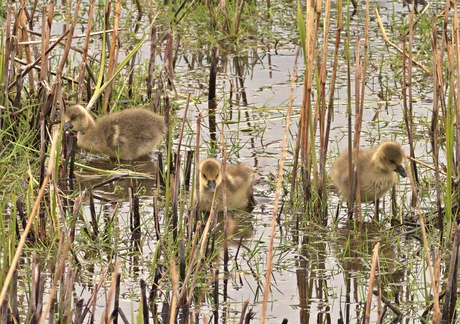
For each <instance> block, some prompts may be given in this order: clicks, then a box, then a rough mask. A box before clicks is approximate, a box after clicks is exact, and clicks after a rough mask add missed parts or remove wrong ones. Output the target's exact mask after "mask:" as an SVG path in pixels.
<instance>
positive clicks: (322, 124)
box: [315, 0, 334, 224]
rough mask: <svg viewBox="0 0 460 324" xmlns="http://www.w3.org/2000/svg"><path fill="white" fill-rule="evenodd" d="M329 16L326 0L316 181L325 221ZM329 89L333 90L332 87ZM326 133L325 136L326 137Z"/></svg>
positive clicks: (319, 210) (320, 211)
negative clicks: (318, 161) (317, 173)
mask: <svg viewBox="0 0 460 324" xmlns="http://www.w3.org/2000/svg"><path fill="white" fill-rule="evenodd" d="M330 16H331V1H330V0H326V6H325V8H324V30H323V39H324V41H323V50H322V57H321V66H320V72H319V81H320V96H319V97H320V98H319V101H320V102H319V115H320V117H319V142H320V154H319V159H320V163H319V183H318V198H319V199H318V200H317V206H316V208H315V209H316V211H317V212H318V214H320V215H321V216H322V220H321V222H322V223H323V224H326V223H327V195H326V190H327V181H326V180H327V175H326V174H327V172H326V160H327V142H328V141H329V136H328V135H329V132H328V131H326V128H327V127H330V124H329V125H328V124H327V121H326V97H327V92H326V79H327V73H326V71H327V70H326V68H327V62H328V59H327V58H328V49H329V46H328V44H329V25H330ZM330 91H334V90H333V89H332V90H330ZM326 135H327V137H326Z"/></svg>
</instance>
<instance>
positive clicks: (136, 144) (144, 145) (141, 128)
mask: <svg viewBox="0 0 460 324" xmlns="http://www.w3.org/2000/svg"><path fill="white" fill-rule="evenodd" d="M64 117H65V127H66V128H68V129H72V130H74V131H77V132H78V133H77V145H78V146H79V147H80V148H82V149H83V150H85V151H88V152H92V153H96V154H106V155H108V156H110V157H112V158H117V159H121V160H135V159H138V158H140V157H142V156H146V155H148V154H149V153H150V152H152V151H153V150H154V149H155V148H156V146H157V145H158V143H159V142H160V141H161V139H162V138H163V137H164V134H165V131H166V126H165V123H164V119H163V117H161V116H159V115H157V114H155V113H153V112H151V111H149V110H147V109H143V108H130V109H126V110H123V111H120V112H116V113H113V114H110V115H106V116H103V117H101V118H99V119H98V120H94V118H93V116H92V115H91V113H90V112H89V111H88V110H87V109H85V108H84V107H82V106H80V105H74V106H71V107H68V108H67V109H66V111H65V114H64Z"/></svg>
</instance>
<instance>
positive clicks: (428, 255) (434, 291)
mask: <svg viewBox="0 0 460 324" xmlns="http://www.w3.org/2000/svg"><path fill="white" fill-rule="evenodd" d="M408 164H409V163H408V161H407V160H406V168H409V166H408ZM408 175H409V179H410V183H411V186H412V191H413V192H414V193H415V194H416V208H417V213H418V217H419V223H420V230H421V232H422V241H423V248H424V251H425V261H426V264H427V268H428V271H429V274H430V279H431V286H432V287H431V289H432V295H433V317H434V318H435V317H437V315H436V314H437V313H440V307H439V291H438V290H437V287H436V283H435V273H434V269H433V265H432V263H431V251H430V248H429V246H428V238H427V235H426V227H425V218H424V216H423V213H422V209H421V207H420V200H419V199H418V195H417V190H416V187H415V182H414V178H413V176H412V173H411V172H409V174H408Z"/></svg>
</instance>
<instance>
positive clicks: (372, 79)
mask: <svg viewBox="0 0 460 324" xmlns="http://www.w3.org/2000/svg"><path fill="white" fill-rule="evenodd" d="M379 5H380V12H381V15H382V17H384V19H385V20H386V21H387V22H389V21H390V20H391V19H390V18H389V17H390V16H391V15H392V14H393V12H394V13H395V14H396V15H401V17H402V15H403V13H405V12H406V9H405V8H402V7H401V6H400V5H398V4H395V3H393V2H389V1H385V2H379ZM279 19H282V18H279ZM286 19H287V20H289V21H290V20H291V19H292V17H289V18H286ZM401 19H402V18H401ZM280 23H281V24H282V23H283V21H280ZM284 23H286V25H287V22H284ZM363 24H364V22H363V12H362V10H359V13H358V16H356V17H355V18H353V23H352V26H353V31H352V32H353V34H354V35H355V34H360V33H362V32H363V31H362V26H363ZM387 27H388V26H387ZM371 29H372V35H374V36H373V38H372V46H371V49H370V50H371V55H372V59H371V60H370V64H369V65H370V66H374V68H369V69H368V71H367V73H368V79H369V83H368V86H367V87H366V96H365V97H366V102H365V113H364V115H363V132H362V139H361V143H362V145H363V146H372V145H374V144H376V143H379V142H380V141H381V140H384V139H393V140H396V141H398V142H401V143H402V144H403V146H404V145H405V144H407V141H406V140H405V136H404V132H405V130H404V124H403V121H402V117H403V113H402V104H401V98H400V95H399V93H400V91H401V89H400V84H399V82H396V81H393V79H394V78H395V76H394V74H393V71H392V69H391V68H390V67H389V66H387V69H385V68H382V70H383V72H384V76H383V77H382V78H378V76H377V75H375V74H377V72H378V71H377V70H378V64H379V62H380V61H381V60H382V57H385V56H388V55H396V54H394V53H393V52H391V53H392V54H388V53H389V52H388V50H387V48H386V47H385V46H384V44H383V42H382V40H381V36H380V31H379V30H378V28H377V25H376V22H375V21H373V22H372V27H371ZM273 31H274V32H276V35H278V36H279V37H283V39H282V41H281V42H280V43H279V45H278V47H277V48H276V49H273V48H269V47H262V46H260V47H258V48H256V49H254V51H247V52H246V53H243V54H240V55H239V56H236V55H233V56H232V55H230V56H229V57H228V58H226V57H222V58H221V60H222V65H221V67H220V71H219V74H218V95H217V96H218V113H217V122H218V138H220V135H219V134H220V131H221V128H224V133H225V147H226V149H227V153H228V159H229V161H230V162H233V163H235V162H243V163H247V164H249V165H251V166H252V167H253V168H254V171H255V173H256V181H255V187H254V188H255V196H256V200H257V202H258V204H257V206H256V208H255V210H254V211H253V212H252V213H251V215H245V216H244V217H234V218H233V219H232V220H233V221H234V226H235V229H236V233H235V236H234V237H233V239H232V241H231V242H229V255H230V259H232V258H234V257H235V255H236V254H237V253H238V258H237V259H236V260H235V261H233V262H231V264H230V267H229V268H230V270H229V278H228V288H227V291H226V298H227V300H226V302H222V303H221V304H220V306H221V307H219V309H218V311H219V320H218V322H225V320H224V318H225V316H227V315H225V312H227V314H228V318H227V320H228V322H230V323H232V322H237V319H238V318H239V316H240V314H239V312H240V311H241V309H242V303H243V301H244V300H249V307H250V308H252V309H253V311H254V312H255V320H256V321H258V320H259V317H260V314H261V302H262V299H263V284H264V282H265V277H264V276H265V269H266V262H267V250H268V244H269V239H270V223H271V219H272V213H273V203H274V183H275V180H274V179H275V178H276V174H277V172H278V163H279V158H280V152H281V147H282V140H283V135H284V131H285V127H286V121H285V116H286V113H287V106H288V101H289V96H290V91H291V89H290V88H291V76H292V71H293V70H294V61H295V57H296V52H297V47H296V46H295V45H294V44H295V41H294V40H293V41H292V42H291V41H289V40H290V39H294V38H295V37H296V32H295V30H293V29H292V28H288V27H286V28H285V26H273ZM331 37H333V36H332V34H331ZM147 48H148V45H147V47H146V49H145V52H148V50H147ZM331 48H332V46H331ZM189 56H190V55H189V54H188V53H186V54H183V56H182V57H180V60H179V61H178V63H177V68H176V76H175V77H176V84H175V86H176V88H177V91H178V92H179V93H180V94H187V93H192V98H193V99H194V100H196V102H197V103H194V104H192V105H191V106H190V108H189V113H188V115H187V120H188V122H189V124H188V125H187V131H186V134H185V137H184V140H183V152H186V151H187V150H192V149H194V145H195V134H196V124H195V120H196V118H197V116H198V113H199V112H206V111H207V97H206V90H204V89H207V85H206V83H207V80H206V78H205V77H203V76H206V75H207V73H208V71H207V62H206V61H204V62H201V63H202V64H197V66H195V67H194V69H189V67H188V65H187V63H186V61H185V60H184V57H189ZM189 58H190V57H189ZM188 61H190V60H188ZM237 61H239V63H240V64H241V65H243V66H245V68H246V69H245V73H244V75H243V76H237V75H235V73H234V71H235V64H236V62H237ZM299 61H301V59H299ZM388 64H389V63H388ZM375 66H377V67H375ZM298 69H299V71H302V64H300V65H299V68H298ZM340 73H341V74H340V75H339V79H340V81H339V84H338V88H337V90H336V94H335V96H336V105H335V108H334V109H335V114H334V121H333V124H332V130H331V137H330V150H329V153H328V154H329V160H328V166H329V164H330V160H332V159H333V158H334V157H336V156H337V155H338V154H339V152H340V151H342V150H344V149H345V148H346V147H347V137H346V134H347V129H346V125H347V119H346V109H347V100H346V99H347V91H346V85H345V82H344V78H345V75H346V69H345V66H344V65H342V66H341V68H340ZM374 73H375V74H374ZM240 80H241V81H243V82H244V88H240V87H239V86H236V84H237V83H238V82H239V81H240ZM302 80H303V76H302V74H301V73H300V75H299V76H298V80H297V82H296V87H295V89H294V101H293V116H292V120H291V125H290V136H289V143H288V152H289V154H288V157H287V163H286V165H285V169H286V171H290V169H291V164H292V163H291V162H292V159H293V157H292V152H293V149H294V146H295V139H296V136H297V135H296V133H297V122H298V119H299V112H300V105H301V101H302ZM231 89H233V90H231ZM414 90H415V92H416V98H417V99H416V100H417V102H416V107H417V108H416V114H417V116H418V117H419V118H420V119H422V118H429V114H430V112H429V109H430V108H431V103H430V102H428V101H426V100H425V98H426V97H427V96H429V93H430V91H431V89H429V88H425V87H422V86H421V87H420V88H417V87H416V86H414ZM382 91H383V92H385V94H386V95H387V96H386V97H385V99H384V100H382V99H381V98H379V96H378V93H379V92H382ZM243 93H244V94H245V95H246V98H247V102H242V100H241V95H242V94H243ZM352 93H353V94H354V89H352ZM230 96H232V100H233V102H230ZM236 98H240V100H239V101H237V100H236ZM178 102H181V104H183V103H184V101H183V100H182V101H180V100H178ZM182 106H183V105H182ZM183 114H184V110H183V109H180V110H178V111H177V116H178V119H182V117H183ZM179 124H180V123H178V127H177V128H176V135H177V133H178V132H179V129H180V125H179ZM419 127H420V134H417V135H419V136H420V140H419V141H418V142H417V145H416V149H417V151H416V153H417V155H419V156H420V155H426V152H427V150H428V147H429V142H428V141H427V139H428V136H426V133H427V132H428V129H426V128H424V127H423V124H421V126H419ZM201 132H202V141H201V148H200V156H201V157H206V156H208V155H209V154H210V149H209V143H208V141H209V132H208V130H207V118H206V116H204V118H203V127H202V130H201ZM218 142H221V140H218ZM175 145H177V137H176V138H175ZM162 150H163V151H164V146H163V147H161V148H160V151H162ZM217 152H218V156H219V157H221V156H222V148H221V147H219V149H218V150H217ZM184 156H185V154H184ZM79 162H80V163H83V164H86V165H90V166H92V167H95V168H99V169H103V170H114V169H115V170H117V172H115V174H114V175H112V176H116V175H119V174H121V173H123V174H127V173H126V172H125V171H124V170H125V169H130V170H132V169H133V167H132V166H121V168H122V169H121V170H120V166H118V165H117V164H114V163H113V162H109V161H107V160H105V159H103V158H98V157H90V158H88V157H87V156H86V155H80V156H79ZM427 162H428V163H431V160H430V159H429V158H427ZM134 171H136V172H142V173H144V177H143V179H141V180H139V179H137V180H134V179H133V177H129V176H127V177H124V178H123V179H120V180H117V181H116V182H112V183H109V184H107V185H104V186H102V187H99V188H98V189H97V190H94V192H93V194H94V196H95V197H96V201H97V204H96V206H97V209H98V210H96V213H97V217H98V222H99V225H100V226H101V229H103V228H105V227H106V226H107V223H106V222H107V219H112V220H114V223H115V228H116V230H117V235H116V236H114V238H113V239H112V240H111V241H109V242H107V246H104V247H103V248H100V249H101V250H102V251H95V252H94V253H95V254H96V255H98V253H100V255H104V256H105V257H102V259H101V260H98V261H99V262H94V261H91V262H94V264H92V265H91V267H86V268H85V271H82V273H81V274H79V276H78V277H77V278H76V280H75V282H76V285H75V291H76V295H77V296H74V297H75V298H84V299H85V300H88V299H89V297H90V294H91V292H92V290H93V284H94V282H97V281H98V279H99V276H100V274H101V272H102V271H103V269H104V268H105V267H106V266H107V260H104V258H107V259H109V257H110V256H113V255H116V256H117V258H118V260H120V262H121V264H120V270H121V273H122V274H123V275H122V292H121V294H122V298H121V305H120V307H121V308H122V309H123V312H124V313H125V314H127V315H128V318H130V319H131V320H133V322H134V319H135V318H136V314H137V310H138V308H139V303H138V297H139V295H140V291H139V284H138V282H139V279H144V280H146V281H147V285H148V286H151V285H152V281H153V278H152V275H151V274H150V272H149V270H150V268H151V267H152V264H151V260H152V259H153V254H154V253H155V250H156V248H157V246H156V244H157V240H156V235H155V228H154V224H152V222H151V220H152V216H151V215H152V214H153V210H152V209H153V208H152V205H153V199H154V196H155V195H156V193H157V171H158V159H157V156H156V155H155V156H152V160H151V161H147V162H143V163H140V164H139V165H136V166H135V168H134ZM109 177H110V176H108V175H105V176H99V175H94V174H93V173H92V172H88V171H79V172H78V179H77V182H76V184H75V187H76V188H77V189H76V191H77V192H80V191H81V190H82V189H84V188H85V187H88V186H94V184H95V183H100V182H102V181H105V180H106V179H108V178H109ZM285 183H286V184H285V186H286V188H285V192H284V194H285V195H284V197H283V198H284V200H286V201H287V200H288V198H289V196H288V191H289V186H288V184H287V181H286V182H285ZM133 185H134V186H135V188H137V189H136V190H137V191H138V193H139V196H140V197H142V198H141V200H140V204H141V222H142V226H141V228H142V232H141V239H140V245H141V248H142V253H141V254H140V255H138V254H136V253H135V252H134V249H133V247H132V240H131V236H130V235H131V234H130V233H129V232H128V231H127V229H128V228H129V227H130V222H131V220H130V216H129V215H130V196H129V190H130V189H129V188H132V187H133ZM74 189H75V188H74ZM396 195H397V196H399V197H401V198H400V199H399V200H398V201H400V202H401V209H400V215H398V216H399V217H403V216H405V214H406V213H408V212H409V211H410V208H409V207H408V206H409V205H408V202H409V200H410V185H409V182H408V181H407V180H406V179H404V180H401V184H400V185H398V186H397V193H396ZM184 201H185V203H188V201H189V200H187V199H184ZM405 202H407V205H406V204H405ZM328 203H329V206H328V208H329V211H328V213H329V215H330V216H329V222H328V224H329V225H328V226H321V225H318V224H315V223H313V222H311V221H309V220H306V219H302V220H301V226H300V229H298V228H297V224H296V220H295V218H296V217H297V215H296V213H299V212H298V211H296V210H294V209H292V210H290V209H289V207H287V203H286V205H285V209H283V210H282V211H283V212H282V213H281V214H280V222H279V225H278V226H277V229H276V237H275V251H274V253H275V256H274V267H273V273H272V284H271V285H272V286H271V295H270V298H269V306H268V312H267V321H266V322H267V323H281V321H282V320H283V319H284V318H286V319H288V321H289V323H327V322H333V323H335V322H338V321H339V319H344V320H345V321H346V322H350V323H355V322H357V321H358V320H360V319H362V317H363V313H362V312H363V309H364V303H365V300H366V294H367V285H368V276H369V272H370V264H371V256H372V251H373V248H374V245H375V243H377V242H380V244H381V249H380V254H379V256H380V265H381V268H380V276H379V281H380V283H381V285H382V290H383V295H384V296H387V297H388V298H389V299H390V300H391V303H392V304H397V305H398V306H399V307H400V309H401V311H402V313H403V314H404V319H405V320H408V321H415V319H417V318H418V317H419V316H420V315H421V313H422V312H423V310H424V308H425V306H426V302H425V295H427V294H426V292H425V291H424V289H425V287H428V286H429V285H428V284H427V282H429V275H428V273H427V270H426V266H425V263H424V260H423V257H422V255H423V251H422V247H421V245H420V242H419V240H418V238H419V233H418V232H417V233H416V235H409V234H407V233H406V232H408V231H409V229H407V228H403V229H400V228H399V227H392V226H391V224H390V220H389V215H388V210H389V208H388V206H389V201H388V199H387V202H386V205H385V208H384V210H385V211H386V214H385V213H384V214H385V215H384V217H383V220H382V221H381V222H380V223H377V222H374V221H373V206H370V205H366V206H363V207H364V211H363V213H364V215H365V222H364V223H363V224H356V223H354V222H352V221H348V220H347V217H346V210H345V208H341V209H340V210H339V211H338V215H339V218H338V220H337V221H336V220H335V217H336V211H337V206H338V204H339V203H340V200H339V198H338V197H337V196H336V194H334V193H331V194H330V199H329V202H328ZM430 203H431V202H430V201H427V202H426V203H425V204H426V206H430ZM84 206H85V207H84V208H83V213H82V214H83V216H82V218H83V219H80V220H79V222H81V224H80V228H83V227H84V226H91V225H89V224H90V223H91V219H90V214H91V211H90V210H89V207H88V205H87V204H85V205H84ZM426 206H422V207H426ZM186 207H190V206H186ZM381 217H382V216H381ZM381 219H382V218H381ZM160 227H161V231H164V230H167V229H165V224H164V219H163V218H162V216H161V212H160ZM120 229H122V230H120ZM123 229H124V230H125V231H123ZM240 243H241V246H240ZM82 244H87V242H82ZM96 249H99V248H96ZM84 252H85V253H84ZM80 253H82V254H81V255H80V257H81V258H82V259H85V258H88V259H89V260H91V259H92V254H91V251H80ZM220 273H223V268H222V266H220ZM219 284H220V289H219V291H221V292H224V287H223V280H220V281H219ZM210 286H211V285H210ZM100 294H101V295H103V293H102V292H101V293H100ZM100 297H101V298H100V299H99V300H98V303H97V305H98V306H97V310H96V318H98V317H99V316H100V315H101V314H102V312H103V310H104V308H105V298H103V297H102V296H100ZM375 301H376V298H375V297H374V299H373V303H374V304H373V308H372V314H371V322H375V321H376V318H377V306H376V302H375ZM158 306H159V308H160V309H161V308H162V307H164V305H158ZM212 310H213V306H212V303H211V301H209V300H207V302H204V303H203V305H202V306H201V308H200V310H199V312H198V313H199V316H200V318H201V319H202V318H203V316H205V315H207V316H211V315H212V314H213V311H212ZM390 312H391V311H390V310H387V313H390ZM214 315H215V314H214ZM387 318H390V319H395V316H394V315H389V314H388V315H387Z"/></svg>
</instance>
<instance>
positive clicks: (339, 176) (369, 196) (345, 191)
mask: <svg viewBox="0 0 460 324" xmlns="http://www.w3.org/2000/svg"><path fill="white" fill-rule="evenodd" d="M355 153H356V149H354V150H353V153H352V154H353V156H352V158H353V161H355ZM404 157H405V154H404V151H403V149H402V148H401V146H400V145H399V144H396V143H394V142H383V143H381V144H380V145H379V146H378V147H377V148H373V149H369V150H359V155H358V161H357V169H358V180H359V185H358V186H359V187H358V188H359V192H360V196H361V202H369V201H374V202H375V201H377V200H378V199H380V198H381V197H383V196H384V195H385V193H386V192H387V191H389V190H390V189H391V188H392V187H393V186H394V185H395V184H396V182H397V181H398V176H397V174H396V173H399V174H400V175H401V176H402V177H404V178H405V177H407V173H406V170H405V169H404V167H403V166H402V162H403V159H404ZM331 175H332V179H333V180H334V183H335V185H336V186H337V188H338V189H339V192H340V194H341V195H342V196H343V197H344V198H345V199H347V200H348V198H349V196H350V178H349V172H348V151H347V152H345V153H343V154H342V155H341V156H340V157H339V158H338V159H337V161H335V162H334V164H333V165H332V171H331Z"/></svg>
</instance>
